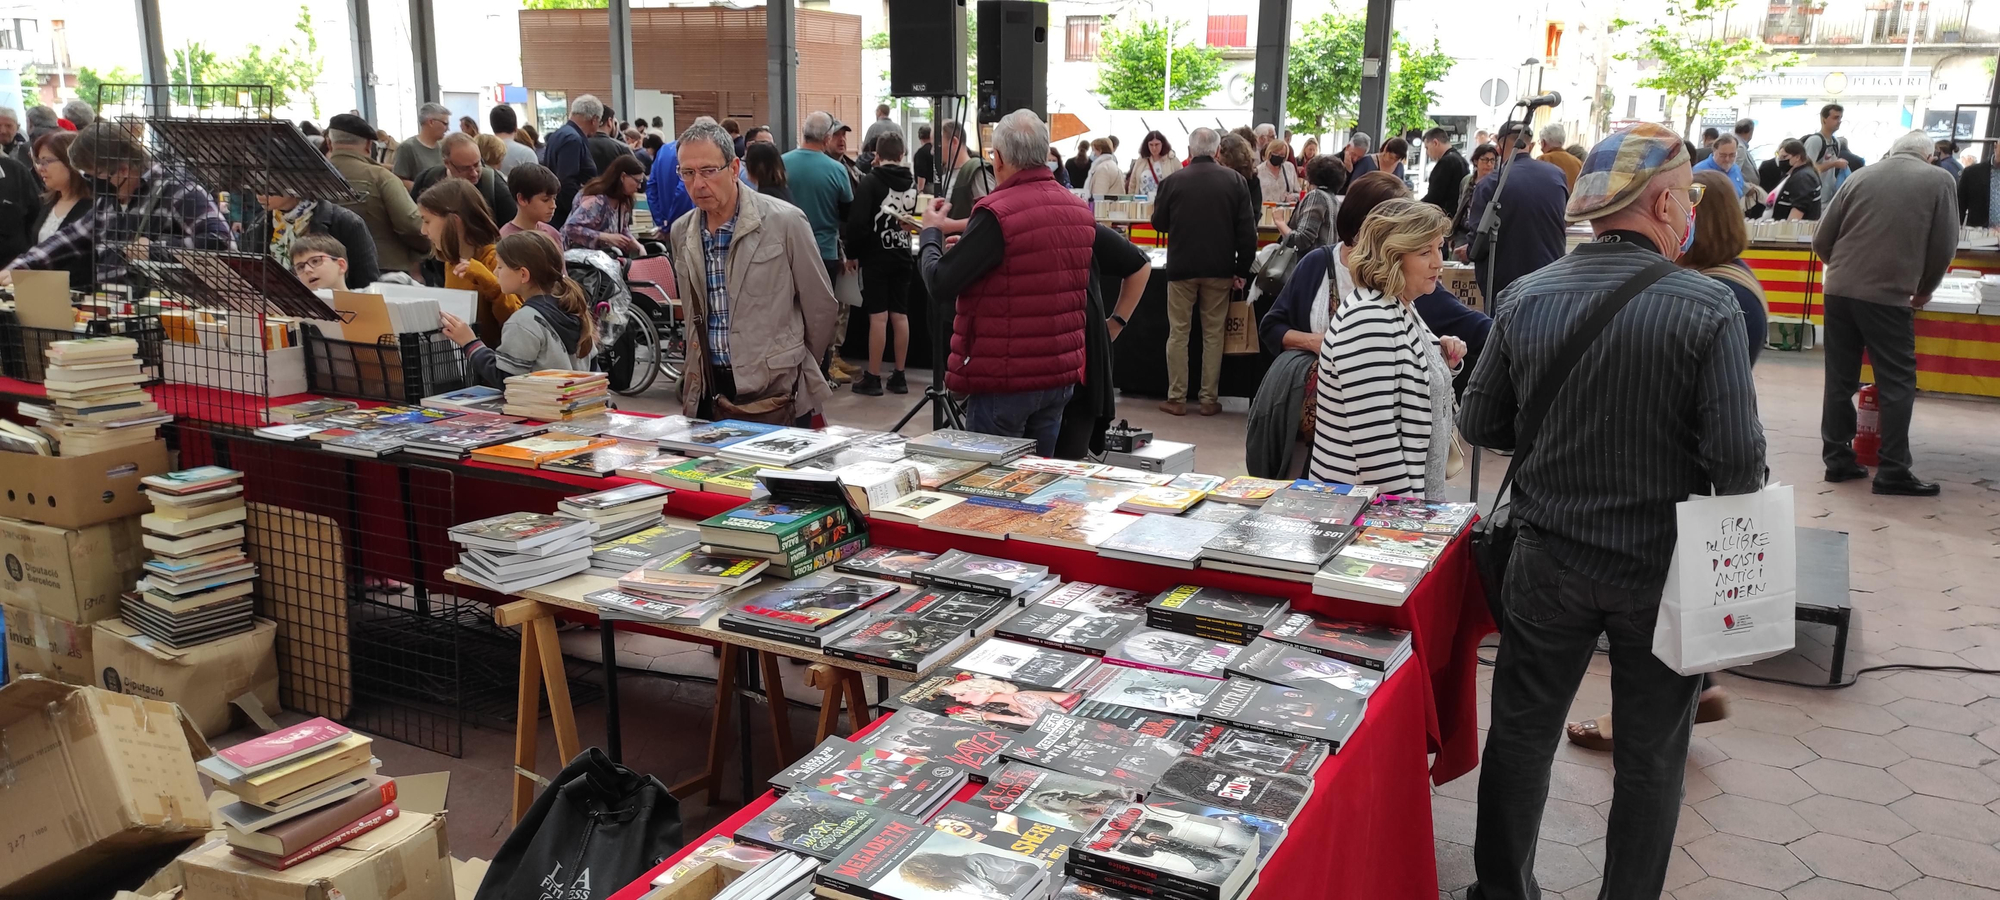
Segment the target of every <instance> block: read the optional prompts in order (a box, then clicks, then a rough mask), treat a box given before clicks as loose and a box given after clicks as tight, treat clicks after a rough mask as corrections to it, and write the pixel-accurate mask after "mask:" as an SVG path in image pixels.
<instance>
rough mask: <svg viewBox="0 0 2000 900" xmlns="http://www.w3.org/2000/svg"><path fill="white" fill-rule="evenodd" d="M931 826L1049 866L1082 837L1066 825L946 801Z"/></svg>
mask: <svg viewBox="0 0 2000 900" xmlns="http://www.w3.org/2000/svg"><path fill="white" fill-rule="evenodd" d="M931 827H932V828H935V829H937V830H938V831H942V832H944V833H946V834H949V835H952V836H954V837H961V838H964V839H966V840H968V841H978V842H980V843H982V844H992V845H994V846H996V847H1005V848H1007V849H1009V850H1012V851H1014V852H1015V853H1021V854H1025V855H1027V856H1029V857H1032V858H1034V859H1037V860H1040V861H1041V862H1043V863H1044V864H1046V865H1050V866H1053V865H1054V864H1055V863H1059V862H1062V861H1063V858H1064V857H1066V856H1068V855H1069V848H1070V847H1071V846H1073V845H1075V844H1076V842H1077V841H1078V840H1079V839H1081V838H1082V837H1083V835H1081V834H1078V833H1076V832H1074V831H1071V830H1069V829H1067V828H1057V827H1056V826H1054V825H1050V824H1049V823H1047V822H1037V821H1035V820H1033V819H1024V818H1021V817H1020V816H1017V815H1014V814H1013V813H1009V812H995V811H993V810H991V809H987V808H986V807H983V806H975V805H973V804H970V803H948V804H945V807H944V809H942V810H940V811H939V812H938V814H937V816H936V817H935V818H933V819H931ZM1052 871H1053V870H1052Z"/></svg>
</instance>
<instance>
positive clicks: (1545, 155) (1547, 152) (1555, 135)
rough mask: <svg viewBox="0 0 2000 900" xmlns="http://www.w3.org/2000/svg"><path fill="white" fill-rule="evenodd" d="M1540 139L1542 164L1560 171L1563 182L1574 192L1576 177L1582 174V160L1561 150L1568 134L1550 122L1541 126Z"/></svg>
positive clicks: (1559, 126)
mask: <svg viewBox="0 0 2000 900" xmlns="http://www.w3.org/2000/svg"><path fill="white" fill-rule="evenodd" d="M1541 138H1542V162H1545V163H1548V164H1549V165H1552V166H1555V167H1556V168H1558V169H1561V170H1562V172H1563V181H1564V182H1566V183H1567V184H1568V185H1569V189H1570V190H1572V191H1574V190H1576V176H1578V175H1579V174H1582V172H1583V160H1580V159H1577V158H1576V156H1575V154H1572V153H1570V152H1569V151H1568V150H1565V149H1563V142H1564V141H1565V140H1567V139H1568V138H1569V132H1566V131H1564V130H1563V127H1562V126H1561V125H1557V124H1555V123H1554V122H1551V123H1549V124H1547V125H1544V126H1542V131H1541Z"/></svg>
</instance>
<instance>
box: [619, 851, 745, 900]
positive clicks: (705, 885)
mask: <svg viewBox="0 0 2000 900" xmlns="http://www.w3.org/2000/svg"><path fill="white" fill-rule="evenodd" d="M754 868H756V865H755V864H753V863H747V862H743V861H742V860H735V859H729V858H727V857H720V856H715V857H710V858H708V859H704V860H702V861H700V862H698V863H695V864H694V865H693V866H691V867H689V868H688V869H687V871H686V872H684V873H682V874H681V876H680V877H678V878H675V879H674V880H673V881H671V882H668V883H667V884H662V885H659V886H658V887H656V888H654V889H653V892H652V893H650V894H647V895H646V896H645V898H644V900H712V898H714V897H715V896H716V895H718V894H721V893H722V891H723V889H724V888H727V887H729V883H730V882H732V881H735V880H736V879H738V878H741V877H743V876H744V875H746V874H749V872H750V870H751V869H754Z"/></svg>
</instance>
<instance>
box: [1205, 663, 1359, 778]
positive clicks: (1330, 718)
mask: <svg viewBox="0 0 2000 900" xmlns="http://www.w3.org/2000/svg"><path fill="white" fill-rule="evenodd" d="M1364 711H1365V701H1364V700H1363V699H1362V698H1360V697H1356V696H1354V695H1352V694H1350V693H1347V692H1344V691H1314V690H1309V689H1304V688H1300V687H1298V686H1297V685H1279V684H1272V683H1270V682H1266V681H1258V680H1255V679H1250V678H1231V679H1229V680H1227V681H1225V682H1223V684H1222V687H1221V688H1220V689H1218V690H1217V691H1216V692H1215V693H1214V694H1211V695H1210V696H1209V698H1208V702H1206V703H1204V704H1202V708H1201V717H1202V718H1203V719H1206V720H1208V721H1210V722H1217V723H1220V724H1223V725H1229V726H1232V727H1235V728H1242V729H1246V730H1249V731H1262V732H1269V733H1272V734H1280V735H1288V736H1291V737H1302V738H1310V739H1312V740H1316V741H1324V742H1326V744H1327V745H1328V746H1329V747H1330V748H1331V749H1333V750H1334V751H1338V750H1339V749H1340V748H1341V746H1342V745H1343V744H1346V743H1347V740H1348V738H1350V737H1353V736H1354V729H1356V728H1358V727H1360V725H1361V716H1362V713H1363V712H1364ZM1188 799H1190V800H1200V799H1203V798H1200V797H1189V798H1188Z"/></svg>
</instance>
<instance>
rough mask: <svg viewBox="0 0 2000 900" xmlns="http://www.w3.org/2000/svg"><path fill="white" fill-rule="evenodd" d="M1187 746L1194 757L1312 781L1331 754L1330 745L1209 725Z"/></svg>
mask: <svg viewBox="0 0 2000 900" xmlns="http://www.w3.org/2000/svg"><path fill="white" fill-rule="evenodd" d="M1187 745H1188V753H1189V755H1192V756H1199V757H1201V758H1203V759H1211V760H1214V761H1216V762H1219V763H1223V764H1225V765H1231V766H1235V767H1237V768H1239V769H1249V770H1250V771H1252V772H1262V773H1264V774H1266V775H1298V776H1302V777H1305V778H1311V777H1312V775H1313V773H1314V772H1316V771H1318V770H1319V764H1320V763H1323V762H1325V761H1326V758H1327V757H1328V756H1329V755H1331V751H1330V750H1329V749H1328V748H1327V745H1326V744H1324V743H1322V742H1320V741H1315V740H1312V739H1310V738H1301V737H1289V736H1286V735H1281V734H1272V733H1270V732H1268V731H1249V730H1246V729H1242V728H1227V727H1223V726H1220V725H1210V726H1208V727H1207V728H1206V729H1205V730H1204V731H1203V732H1202V733H1201V734H1198V735H1194V736H1192V738H1191V739H1190V740H1189V741H1188V742H1187Z"/></svg>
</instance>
